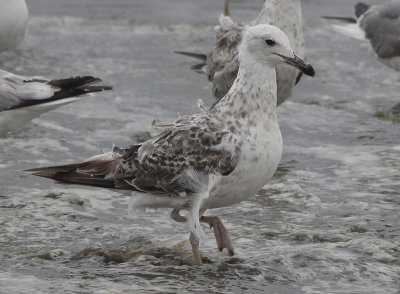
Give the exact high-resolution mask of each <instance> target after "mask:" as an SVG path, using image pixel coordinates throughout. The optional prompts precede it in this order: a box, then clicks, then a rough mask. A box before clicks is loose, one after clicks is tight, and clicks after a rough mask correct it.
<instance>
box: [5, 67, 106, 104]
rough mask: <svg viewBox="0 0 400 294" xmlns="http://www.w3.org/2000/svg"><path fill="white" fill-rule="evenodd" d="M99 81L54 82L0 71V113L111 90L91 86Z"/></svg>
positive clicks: (75, 79)
mask: <svg viewBox="0 0 400 294" xmlns="http://www.w3.org/2000/svg"><path fill="white" fill-rule="evenodd" d="M100 81H101V79H99V78H95V77H91V76H77V77H71V78H66V79H55V80H48V79H43V78H36V77H35V78H28V77H23V76H17V75H14V74H11V73H9V72H6V71H3V70H0V111H4V110H10V109H16V108H22V107H27V106H31V105H36V104H43V103H46V102H51V101H56V100H61V99H64V98H69V97H73V96H79V95H83V94H87V93H90V92H99V91H104V90H110V89H112V87H108V86H92V84H94V83H98V82H100Z"/></svg>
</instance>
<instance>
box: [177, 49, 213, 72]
mask: <svg viewBox="0 0 400 294" xmlns="http://www.w3.org/2000/svg"><path fill="white" fill-rule="evenodd" d="M174 53H176V54H180V55H184V56H189V57H192V58H196V59H199V60H201V61H203V62H202V63H197V64H193V65H192V66H191V67H190V69H191V70H193V71H195V72H198V73H205V67H206V66H207V54H204V53H198V52H189V51H174Z"/></svg>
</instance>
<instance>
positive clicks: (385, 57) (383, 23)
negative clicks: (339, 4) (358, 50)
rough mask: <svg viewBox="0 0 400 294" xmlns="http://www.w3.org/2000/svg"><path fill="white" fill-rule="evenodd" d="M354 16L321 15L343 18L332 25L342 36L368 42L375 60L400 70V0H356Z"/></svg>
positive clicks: (335, 18)
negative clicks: (368, 0)
mask: <svg viewBox="0 0 400 294" xmlns="http://www.w3.org/2000/svg"><path fill="white" fill-rule="evenodd" d="M355 15H356V18H354V17H337V16H324V18H326V19H334V20H339V21H342V22H344V23H343V24H338V25H332V27H333V29H334V30H335V31H337V32H339V33H341V34H343V35H345V36H348V37H351V38H353V39H355V40H358V41H360V42H362V43H363V44H365V43H366V44H368V47H369V48H370V49H372V50H373V52H374V53H375V54H376V56H377V58H378V60H379V61H380V62H382V63H384V64H385V65H387V66H389V67H391V68H392V69H394V70H396V71H400V1H398V0H397V1H390V2H387V3H385V4H381V5H369V4H365V3H362V2H359V3H357V4H356V6H355Z"/></svg>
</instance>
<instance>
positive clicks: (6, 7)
mask: <svg viewBox="0 0 400 294" xmlns="http://www.w3.org/2000/svg"><path fill="white" fill-rule="evenodd" d="M28 18H29V14H28V8H27V6H26V3H25V0H0V53H1V52H3V51H7V50H11V49H14V48H15V47H17V46H18V45H19V44H20V43H21V42H22V40H23V39H24V37H25V34H26V31H27V28H28Z"/></svg>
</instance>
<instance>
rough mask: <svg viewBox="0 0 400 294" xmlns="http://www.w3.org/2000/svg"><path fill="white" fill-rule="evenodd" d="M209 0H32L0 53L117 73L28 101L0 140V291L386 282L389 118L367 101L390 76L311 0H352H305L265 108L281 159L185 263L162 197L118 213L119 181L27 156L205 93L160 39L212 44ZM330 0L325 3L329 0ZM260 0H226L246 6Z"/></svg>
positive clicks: (79, 156) (390, 275) (395, 142)
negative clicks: (90, 85) (303, 66)
mask: <svg viewBox="0 0 400 294" xmlns="http://www.w3.org/2000/svg"><path fill="white" fill-rule="evenodd" d="M221 2H222V1H215V0H207V1H205V0H202V1H194V0H192V1H183V0H171V1H162V0H158V1H155V0H152V1H147V0H140V1H139V0H137V1H128V0H118V1H106V0H101V1H95V0H85V1H82V0H79V1H78V0H74V1H61V0H58V1H55V0H35V1H29V2H28V4H29V5H30V11H31V14H32V16H31V20H30V31H29V35H28V36H27V38H26V40H25V41H24V43H23V44H22V45H21V46H20V47H19V48H18V49H17V50H15V51H13V52H7V53H5V54H2V55H1V56H0V64H1V66H2V68H4V69H6V70H10V71H13V72H16V73H19V74H26V75H32V74H36V75H43V76H51V77H53V76H54V77H64V76H70V75H76V74H92V75H98V76H99V77H101V78H102V79H103V80H104V83H105V84H110V85H113V86H114V87H115V90H114V91H112V92H105V93H100V94H98V95H96V96H95V97H87V98H85V99H82V100H80V101H79V102H75V103H73V104H70V105H68V106H64V107H62V108H59V109H57V110H54V111H52V112H49V113H47V114H44V115H42V116H41V117H40V118H38V119H35V120H34V121H33V122H32V123H30V124H29V125H27V126H26V128H25V129H24V131H22V132H21V133H19V134H17V135H14V136H9V137H8V138H4V139H2V144H1V145H0V173H1V177H0V187H1V189H0V210H1V212H0V293H239V292H241V293H310V294H311V293H397V294H398V293H400V291H399V288H400V282H399V275H400V261H399V258H400V248H399V243H400V230H399V218H400V200H399V197H398V196H399V191H400V183H399V179H400V173H399V171H400V164H399V158H400V137H399V136H398V133H399V132H398V129H399V124H398V123H394V122H392V121H387V120H381V119H377V118H376V117H374V114H375V112H376V111H378V110H380V109H387V108H389V107H391V106H393V105H395V104H396V103H398V102H399V96H398V92H399V90H400V83H399V76H398V74H397V73H395V72H394V71H392V70H391V69H389V68H387V67H385V66H384V65H382V64H380V63H379V62H378V61H376V60H375V59H374V58H373V56H371V55H368V53H367V52H364V51H363V50H362V49H360V46H359V45H358V44H357V43H356V42H354V41H352V40H348V39H346V38H345V37H342V36H339V35H337V34H335V33H334V32H333V31H332V30H330V28H329V24H328V23H327V22H325V21H323V20H321V19H320V18H319V17H320V16H321V15H327V14H328V15H346V14H347V13H346V12H347V11H348V12H349V13H350V12H352V11H353V8H352V7H353V5H354V2H356V1H347V0H336V1H327V0H326V1H317V0H308V1H304V2H303V12H304V18H305V20H304V28H305V37H306V46H307V59H308V60H309V61H310V62H311V63H312V64H313V65H314V66H315V68H316V70H317V77H316V78H315V79H311V78H308V77H305V78H303V80H302V82H301V83H300V85H299V86H298V87H296V91H295V95H294V97H293V99H292V100H291V101H289V102H287V103H285V104H283V105H282V106H280V108H279V118H280V125H281V130H282V134H283V137H284V155H283V159H282V162H281V166H280V168H279V170H278V172H277V173H276V175H275V177H274V178H273V180H272V181H271V182H270V184H268V185H266V186H265V188H264V189H263V190H262V191H260V192H259V193H258V194H257V195H256V196H254V197H252V198H251V199H249V201H246V202H243V203H241V204H239V205H235V206H233V207H228V208H224V209H217V210H214V211H209V212H208V213H209V214H215V215H219V216H221V218H222V219H223V220H224V222H225V224H226V226H227V228H228V229H229V230H230V232H231V237H232V240H233V242H234V245H235V250H236V255H235V256H234V257H228V256H226V252H224V253H220V252H218V250H217V248H216V245H215V241H214V236H213V233H212V231H211V230H208V229H206V227H204V229H205V232H206V233H207V236H208V238H207V239H206V240H204V241H203V242H202V244H201V250H202V253H203V256H204V257H205V258H206V259H207V260H206V261H207V263H205V264H204V265H203V266H200V267H197V266H192V264H191V263H192V257H191V250H190V245H189V244H188V243H187V237H188V233H187V232H188V230H187V228H186V226H185V225H184V224H178V223H175V222H173V221H172V220H171V219H170V218H169V212H168V211H167V210H159V211H149V212H147V213H146V214H140V215H135V216H129V215H128V214H127V206H128V201H129V197H126V196H124V195H121V194H118V193H115V192H111V191H108V190H100V189H91V188H81V187H77V186H71V187H67V186H61V185H55V184H53V183H52V182H51V181H50V180H46V179H40V178H36V177H33V176H29V175H26V174H24V173H22V172H20V171H19V170H21V169H24V168H29V167H36V166H44V165H51V164H57V163H68V162H74V161H77V160H83V159H85V158H87V157H89V156H92V155H94V154H97V153H99V152H102V151H103V150H108V149H110V148H111V147H112V144H113V143H115V144H117V145H119V146H127V145H129V144H131V143H132V142H134V141H137V140H140V138H141V137H143V136H145V135H146V132H147V130H148V125H149V123H150V122H151V119H152V118H153V117H154V116H157V117H159V118H160V119H163V120H172V119H174V118H175V117H176V114H177V113H194V112H198V111H199V110H198V108H197V105H196V102H197V99H199V98H203V100H204V102H205V104H206V105H211V104H212V102H213V100H212V98H211V97H210V86H209V84H208V82H207V81H206V79H205V78H204V77H202V76H200V75H198V74H196V73H193V72H191V71H190V70H189V66H190V64H191V60H190V59H187V58H185V57H181V56H176V55H174V54H172V52H173V51H174V50H178V49H180V50H183V49H184V50H201V49H207V48H209V47H210V46H211V44H212V41H213V36H212V28H213V26H214V25H215V23H216V19H217V16H218V14H219V13H220V7H221V6H222V5H221ZM333 2H334V3H333ZM261 5H262V1H236V2H233V4H232V5H231V9H232V14H233V16H235V17H236V19H239V20H241V21H245V20H249V19H252V18H253V17H254V16H255V15H256V14H257V12H258V10H259V8H260V7H261Z"/></svg>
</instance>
